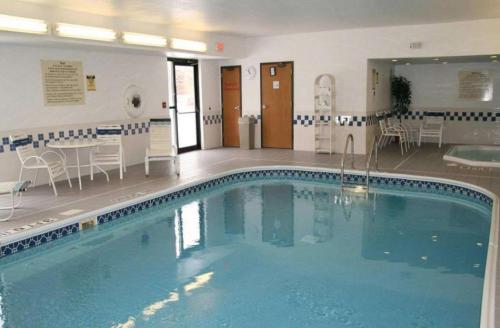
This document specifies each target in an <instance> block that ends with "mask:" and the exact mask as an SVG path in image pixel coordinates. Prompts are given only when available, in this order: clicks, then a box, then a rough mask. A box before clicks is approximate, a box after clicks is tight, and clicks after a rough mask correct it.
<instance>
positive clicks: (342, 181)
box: [340, 133, 354, 189]
mask: <svg viewBox="0 0 500 328" xmlns="http://www.w3.org/2000/svg"><path fill="white" fill-rule="evenodd" d="M349 140H350V141H351V168H352V169H354V137H353V136H352V133H349V134H348V135H347V139H346V140H345V146H344V153H343V154H342V161H341V164H340V166H341V168H340V188H341V189H342V188H344V166H345V155H346V153H347V147H348V146H349Z"/></svg>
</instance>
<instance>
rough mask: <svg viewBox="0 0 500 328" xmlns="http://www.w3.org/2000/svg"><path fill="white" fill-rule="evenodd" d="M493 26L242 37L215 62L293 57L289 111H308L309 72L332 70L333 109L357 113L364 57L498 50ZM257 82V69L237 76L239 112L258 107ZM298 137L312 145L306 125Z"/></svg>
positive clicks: (363, 99) (360, 146)
mask: <svg viewBox="0 0 500 328" xmlns="http://www.w3.org/2000/svg"><path fill="white" fill-rule="evenodd" d="M498 30H500V19H494V20H477V21H469V22H458V23H446V24H429V25H415V26H395V27H383V28H369V29H356V30H341V31H327V32H317V33H305V34H294V35H283V36H275V37H264V38H254V39H249V40H248V45H247V48H248V56H247V57H246V58H243V59H238V60H227V61H222V62H221V65H242V69H243V70H245V69H246V68H248V67H249V66H251V65H253V66H255V67H256V68H257V71H259V64H260V63H261V62H273V61H288V60H292V61H294V78H295V80H294V82H295V85H294V105H295V114H300V113H309V114H311V113H312V112H313V104H314V102H313V97H314V94H313V85H314V79H315V77H316V76H318V75H319V74H322V73H330V74H333V75H334V76H335V78H336V86H337V111H338V113H339V114H351V115H353V114H356V115H358V114H361V115H363V114H366V113H367V96H366V90H367V76H368V74H367V61H368V59H376V58H400V57H434V56H441V57H442V56H460V55H477V54H494V53H499V52H500V38H498V32H497V31H498ZM415 41H420V42H422V45H423V46H422V48H421V49H416V50H412V49H410V48H409V44H410V42H415ZM259 83H260V78H259V75H258V76H257V77H256V78H255V79H254V80H247V79H244V80H243V83H242V88H243V95H242V98H243V106H242V108H243V112H244V114H255V113H259V112H260V109H259V107H260V87H259ZM339 130H340V129H339ZM349 130H351V131H354V133H355V134H356V135H357V133H358V132H356V131H358V130H364V128H351V129H349ZM356 135H355V137H356ZM298 139H301V140H308V142H306V143H305V144H304V143H303V142H301V143H300V148H296V149H308V150H312V149H313V145H314V134H313V133H312V128H311V127H303V126H301V127H296V128H295V140H298ZM356 139H361V141H360V142H357V145H356V152H357V153H364V152H365V148H366V146H365V143H366V140H365V137H364V134H362V133H360V136H359V137H358V138H356ZM344 141H345V139H344V138H342V137H340V136H339V138H337V141H336V149H337V151H338V150H339V149H341V148H342V147H343V143H344ZM296 144H299V143H298V142H296Z"/></svg>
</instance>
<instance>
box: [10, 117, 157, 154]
mask: <svg viewBox="0 0 500 328" xmlns="http://www.w3.org/2000/svg"><path fill="white" fill-rule="evenodd" d="M121 127H122V135H123V136H130V135H139V134H143V133H149V121H148V122H138V123H128V124H127V123H125V124H121ZM96 129H97V127H89V128H74V129H65V130H60V129H59V128H58V129H54V131H49V132H33V133H30V134H28V138H29V139H30V141H32V142H33V147H34V148H40V147H45V146H46V145H47V144H48V143H49V142H51V141H59V140H70V139H91V138H96V137H97V134H96ZM1 140H2V142H1V147H0V153H3V152H6V151H7V150H10V151H15V150H16V147H15V145H14V144H13V143H11V142H10V140H9V136H3V137H1Z"/></svg>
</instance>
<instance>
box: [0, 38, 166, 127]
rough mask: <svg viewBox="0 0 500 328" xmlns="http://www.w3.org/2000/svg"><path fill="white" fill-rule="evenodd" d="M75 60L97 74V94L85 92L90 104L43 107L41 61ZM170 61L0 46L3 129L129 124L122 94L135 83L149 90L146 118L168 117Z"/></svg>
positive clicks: (139, 55) (55, 49)
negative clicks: (121, 122) (99, 123)
mask: <svg viewBox="0 0 500 328" xmlns="http://www.w3.org/2000/svg"><path fill="white" fill-rule="evenodd" d="M42 59H54V60H58V59H61V60H76V61H82V63H83V74H84V76H85V75H87V74H90V75H95V77H96V80H95V81H96V86H97V91H86V94H85V105H81V106H50V107H47V106H44V99H43V90H42V73H41V65H40V60H42ZM166 67H167V58H166V57H165V56H158V55H146V54H131V53H123V52H119V51H112V52H110V51H95V50H81V49H78V50H75V49H71V48H69V47H64V48H52V47H33V46H31V47H30V46H20V45H2V47H0V71H1V72H2V76H1V78H0V90H2V98H3V100H2V101H1V102H0V112H1V113H2V120H1V121H0V131H9V130H20V129H32V128H38V127H46V126H64V125H67V124H83V123H94V122H101V121H110V120H127V119H129V116H128V115H127V113H126V112H125V110H124V106H123V99H124V97H123V95H124V91H125V89H126V88H127V87H128V86H130V85H137V86H138V87H140V88H142V89H143V90H144V105H145V112H144V116H145V117H150V116H166V115H168V111H167V110H166V109H162V101H167V100H168V93H167V68H166Z"/></svg>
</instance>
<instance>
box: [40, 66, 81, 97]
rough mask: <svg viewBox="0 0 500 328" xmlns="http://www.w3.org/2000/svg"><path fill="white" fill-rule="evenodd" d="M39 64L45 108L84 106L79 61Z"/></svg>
mask: <svg viewBox="0 0 500 328" xmlns="http://www.w3.org/2000/svg"><path fill="white" fill-rule="evenodd" d="M41 64H42V84H43V95H44V98H45V106H63V105H83V104H85V89H84V84H83V65H82V62H81V61H67V60H42V61H41Z"/></svg>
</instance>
